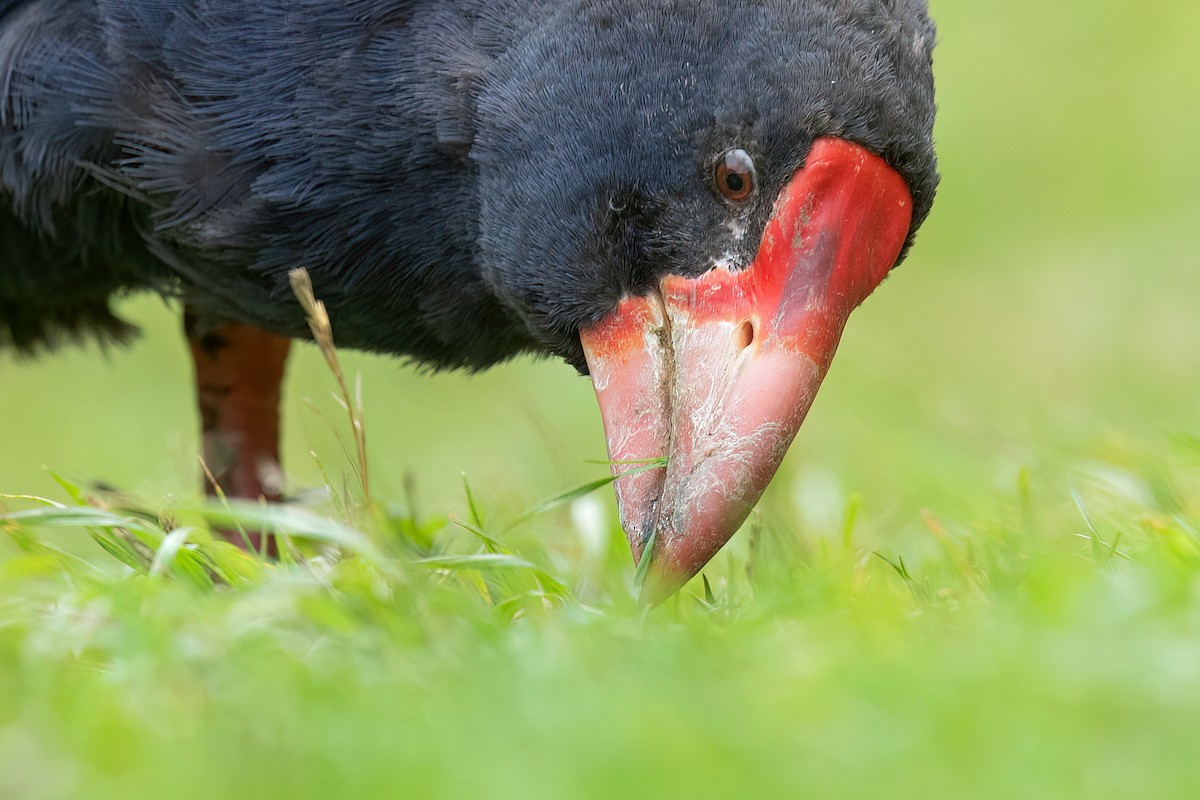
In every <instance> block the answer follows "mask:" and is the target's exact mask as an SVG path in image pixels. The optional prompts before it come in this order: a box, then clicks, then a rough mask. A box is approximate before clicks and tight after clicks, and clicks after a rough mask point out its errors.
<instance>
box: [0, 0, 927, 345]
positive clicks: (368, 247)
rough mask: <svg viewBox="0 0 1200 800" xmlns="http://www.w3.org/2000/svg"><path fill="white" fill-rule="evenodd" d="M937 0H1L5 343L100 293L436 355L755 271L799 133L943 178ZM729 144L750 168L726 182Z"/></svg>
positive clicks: (103, 324)
mask: <svg viewBox="0 0 1200 800" xmlns="http://www.w3.org/2000/svg"><path fill="white" fill-rule="evenodd" d="M932 43H933V29H932V25H931V24H930V22H929V21H928V19H927V17H926V14H925V9H924V2H921V1H920V0H844V1H841V2H829V1H823V0H821V1H819V0H787V1H785V0H762V1H760V2H750V1H749V0H730V2H715V1H714V0H699V1H697V0H686V2H685V1H684V0H679V2H657V1H656V2H651V1H650V0H638V1H636V2H633V1H631V2H615V1H614V0H575V1H574V2H549V1H548V0H543V1H541V2H530V1H529V0H521V1H520V2H518V0H492V1H491V2H485V1H484V0H463V1H462V2H444V1H443V2H438V1H436V0H413V1H409V2H396V1H395V0H393V2H378V1H377V0H361V1H360V2H280V1H279V0H274V1H271V0H268V2H259V3H244V2H238V1H235V0H213V1H211V2H206V3H198V2H186V1H185V2H161V1H159V0H24V1H23V2H22V1H21V0H16V1H15V2H14V0H7V2H0V236H2V237H3V244H2V245H0V246H2V249H0V346H5V345H10V346H11V345H15V346H17V347H18V348H19V349H22V350H28V349H31V348H34V347H36V346H37V345H38V344H39V343H47V342H51V343H52V342H53V341H55V340H56V339H58V338H61V337H62V336H63V335H64V334H67V335H69V334H73V333H77V332H79V331H81V330H93V331H96V332H99V333H101V334H106V335H108V336H110V337H120V336H123V335H124V334H125V333H127V329H126V328H125V327H124V326H123V325H122V323H120V322H119V321H118V320H116V319H115V317H113V316H112V315H111V313H110V312H109V311H108V303H109V300H110V298H111V297H112V295H113V294H115V293H117V292H120V291H123V290H129V289H138V288H152V289H155V290H158V291H162V292H167V293H173V292H179V293H181V294H182V295H183V296H184V297H185V298H186V299H187V300H188V302H189V303H191V304H192V305H193V306H194V307H195V308H196V309H197V310H198V311H199V312H200V313H201V314H204V315H208V316H211V318H212V319H213V320H214V321H217V320H223V319H232V320H238V321H244V322H250V323H254V324H257V325H260V326H262V327H264V328H266V329H268V330H271V331H273V332H276V333H280V334H284V335H303V334H304V328H303V321H302V318H301V315H300V313H299V310H298V308H296V305H295V303H294V302H293V300H292V298H291V295H290V292H289V290H288V288H287V272H288V270H290V269H292V268H295V267H298V266H304V267H306V268H308V270H309V271H310V273H311V274H312V276H313V280H314V283H315V285H316V290H317V292H318V294H319V295H320V296H321V297H322V298H323V299H324V300H325V301H326V303H327V304H328V306H329V308H330V313H331V315H332V317H333V321H334V325H335V328H336V330H337V333H338V338H339V342H340V344H342V345H345V346H351V347H358V348H365V349H370V350H376V351H382V352H388V353H394V354H399V355H403V356H406V357H409V358H412V359H415V360H418V361H421V362H424V363H426V364H429V365H432V366H435V367H469V368H481V367H485V366H488V365H490V364H493V363H495V362H497V361H500V360H503V359H505V358H508V357H510V356H512V355H514V354H516V353H518V352H521V351H541V352H549V353H553V354H556V355H559V356H561V357H564V358H566V359H567V360H568V361H570V362H571V363H573V364H575V365H576V366H582V362H583V359H582V352H581V351H580V348H579V342H578V330H579V328H580V327H581V326H584V325H587V324H589V323H591V322H594V321H595V320H597V319H599V318H600V317H601V316H603V315H604V314H606V313H608V312H609V311H611V310H612V309H613V308H614V307H615V306H616V304H617V302H618V301H619V299H620V298H621V297H622V296H624V295H627V294H630V293H638V292H640V291H644V290H645V289H646V288H647V287H649V286H651V285H653V284H654V283H655V281H656V280H657V279H659V278H661V277H662V276H663V275H665V274H669V273H673V274H681V275H695V274H698V273H700V272H703V271H705V270H707V269H710V268H711V267H712V265H713V264H714V263H715V262H717V261H721V260H723V261H722V263H725V264H728V265H730V266H732V267H733V268H735V269H736V268H737V267H739V266H744V265H745V264H748V263H749V262H750V261H751V260H752V259H753V257H754V253H753V252H752V250H753V248H754V245H755V243H757V242H758V241H759V239H760V235H761V232H762V228H763V226H764V225H765V223H766V220H767V218H768V216H769V214H770V204H771V201H772V198H774V197H775V195H776V194H777V193H778V191H779V190H780V189H781V188H782V186H783V184H784V182H785V181H786V179H787V178H788V176H790V175H791V174H793V173H794V171H795V170H796V169H797V168H798V167H799V166H801V165H802V164H803V162H804V159H805V156H806V154H807V151H808V148H809V146H810V145H811V143H812V141H813V140H814V139H815V138H817V137H820V136H826V135H833V136H841V137H844V138H847V139H850V140H851V141H855V142H857V143H859V144H861V145H863V146H864V147H866V148H867V149H869V150H871V151H873V152H876V153H880V154H882V155H883V156H884V158H885V159H887V160H888V162H889V163H890V164H892V166H893V167H895V168H896V169H897V170H898V171H899V172H900V173H901V174H902V175H903V176H904V177H905V179H906V181H907V182H908V184H909V186H910V188H911V190H912V194H913V200H914V211H915V218H914V224H913V229H912V233H915V231H916V228H917V227H918V226H919V224H920V222H921V220H923V218H924V216H925V214H926V213H927V212H928V210H929V207H930V204H931V203H932V199H933V191H934V187H935V185H936V180H937V178H936V170H935V163H934V157H933V149H932V139H931V128H932V120H933V96H932V79H931V75H930V66H929V62H930V50H931V47H932ZM731 147H739V148H744V149H745V150H746V151H747V152H748V153H749V154H750V155H751V156H752V157H753V158H754V159H755V164H756V168H757V171H758V178H759V181H760V191H759V192H758V193H757V194H756V195H755V197H754V198H752V199H751V202H749V203H748V204H747V205H746V206H745V207H740V208H731V207H730V206H728V205H727V204H725V203H723V202H722V201H721V200H720V198H719V197H718V196H717V195H716V194H715V193H714V191H713V188H712V186H711V184H710V178H711V167H712V164H713V161H714V159H715V158H716V157H717V156H718V155H720V154H721V153H723V152H725V151H726V150H728V149H730V148H731Z"/></svg>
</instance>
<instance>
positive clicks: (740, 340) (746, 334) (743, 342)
mask: <svg viewBox="0 0 1200 800" xmlns="http://www.w3.org/2000/svg"><path fill="white" fill-rule="evenodd" d="M733 344H734V346H735V347H737V349H738V350H745V349H746V348H747V347H749V346H750V345H752V344H754V323H753V322H751V321H750V320H745V321H743V322H742V324H741V325H738V326H737V330H735V331H734V332H733Z"/></svg>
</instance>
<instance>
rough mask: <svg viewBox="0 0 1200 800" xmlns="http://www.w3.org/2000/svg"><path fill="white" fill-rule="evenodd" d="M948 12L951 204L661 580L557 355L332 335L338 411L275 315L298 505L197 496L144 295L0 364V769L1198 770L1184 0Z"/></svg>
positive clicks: (1191, 154) (337, 779)
mask: <svg viewBox="0 0 1200 800" xmlns="http://www.w3.org/2000/svg"><path fill="white" fill-rule="evenodd" d="M933 5H934V11H935V14H936V15H937V16H938V18H939V20H940V24H941V34H942V39H943V43H942V46H941V48H940V50H939V53H938V65H937V67H938V70H939V81H940V83H939V92H940V95H939V96H940V103H941V107H942V112H941V117H940V122H939V139H940V143H941V145H940V151H941V156H942V166H943V172H944V173H945V181H944V183H943V186H942V189H941V194H940V198H939V201H938V206H937V207H936V208H935V210H934V214H933V216H932V217H931V219H930V221H929V223H928V225H927V227H926V228H925V229H924V230H923V231H922V234H921V237H920V241H919V243H918V246H917V248H916V249H915V250H914V252H913V255H912V257H911V259H910V261H909V262H908V263H907V264H906V265H905V266H904V267H903V268H902V269H901V270H900V271H898V272H897V274H896V275H895V276H894V277H893V278H891V279H889V280H888V281H887V283H886V284H885V285H884V287H882V288H881V290H880V291H879V292H878V293H877V294H876V295H875V296H874V297H872V298H871V299H870V301H869V302H868V303H866V304H865V305H864V307H863V308H862V309H861V310H860V311H859V312H857V313H856V315H855V318H854V319H853V320H852V322H851V324H850V326H849V329H848V332H847V335H846V338H845V340H844V341H843V344H842V347H841V350H840V353H839V356H838V358H837V360H836V362H835V364H834V368H833V371H832V373H831V375H830V377H829V379H828V380H827V382H826V385H825V387H824V388H823V389H822V392H821V396H820V397H819V398H818V401H817V404H816V406H815V407H814V409H813V412H812V414H811V415H810V418H809V420H808V422H807V423H806V425H805V428H804V430H803V431H802V432H801V435H800V437H799V438H798V440H797V443H796V445H795V446H794V447H793V453H792V454H791V455H790V456H789V457H788V459H787V460H786V461H785V463H784V466H783V468H782V470H781V472H780V474H779V476H778V477H777V479H776V481H775V483H774V484H773V486H772V488H771V489H770V490H769V491H768V493H767V495H766V496H765V497H764V499H763V502H762V503H761V504H760V509H759V511H758V512H756V514H755V516H754V517H753V518H752V519H751V521H750V522H749V523H748V524H747V526H746V528H745V529H744V530H743V531H742V532H741V533H739V534H738V536H737V537H736V538H735V540H734V542H733V543H732V544H731V546H730V547H729V548H728V549H727V551H726V552H725V553H723V554H722V555H721V556H720V557H718V559H716V560H715V561H714V562H713V564H712V565H710V567H709V568H708V569H707V570H706V571H705V575H704V577H703V578H702V579H697V580H696V581H694V582H693V583H692V584H691V585H690V586H689V587H688V588H687V589H686V590H685V591H684V592H683V593H681V594H680V595H679V596H678V597H677V598H676V599H675V600H673V601H671V602H669V603H668V604H666V605H665V606H664V607H662V608H660V609H658V610H655V611H653V612H646V611H644V610H643V609H641V608H640V607H639V606H638V605H637V603H636V601H635V597H636V574H635V566H634V565H633V564H632V563H631V559H630V557H629V553H628V548H627V546H626V544H625V542H624V537H623V535H622V534H621V532H620V531H619V530H618V528H617V524H616V517H615V509H614V507H613V502H612V498H611V491H610V490H609V489H607V488H605V487H603V486H599V487H597V486H595V484H599V483H603V480H604V478H603V476H604V474H605V472H606V469H605V468H604V467H603V466H601V465H598V464H595V463H589V462H593V461H595V460H596V459H597V458H600V457H602V456H603V444H602V442H603V439H602V436H601V433H600V427H599V423H598V419H597V416H598V415H597V414H596V413H595V408H594V399H593V398H592V397H591V393H590V390H589V388H588V386H587V385H586V382H584V381H581V380H579V379H577V378H574V377H573V376H571V375H570V374H569V370H567V369H565V368H563V367H561V365H554V364H549V363H533V362H520V363H517V364H515V365H511V366H507V367H504V368H501V369H498V370H495V371H492V372H491V373H488V374H485V375H481V376H476V377H466V376H461V375H442V376H424V375H420V374H417V373H416V372H415V371H413V370H402V369H400V368H398V367H397V366H396V365H395V364H394V363H392V362H388V361H386V360H383V359H378V358H372V357H367V356H361V355H356V354H342V356H341V357H342V363H343V367H344V374H345V375H346V376H347V377H350V376H354V375H355V374H358V373H361V374H362V392H361V394H362V395H363V397H364V399H363V401H362V406H364V407H365V411H359V408H358V407H359V405H360V402H359V400H358V399H357V398H358V396H359V394H360V392H359V391H358V390H357V388H355V387H354V384H353V382H351V381H343V386H342V387H341V388H339V387H338V385H337V383H336V381H334V380H333V379H332V378H331V377H330V375H329V369H328V365H327V364H326V363H325V360H324V357H323V356H322V354H321V353H320V352H319V351H318V350H316V349H315V348H311V347H302V348H298V349H299V352H298V353H297V354H296V355H297V358H296V359H295V364H294V366H293V368H292V373H291V375H290V384H289V392H288V398H287V401H286V406H285V417H286V428H287V433H286V439H285V442H284V456H285V462H286V464H287V467H288V470H289V478H290V485H291V486H292V487H293V490H294V491H296V492H297V494H298V495H299V497H300V502H299V503H298V505H297V506H296V507H295V508H293V509H292V510H290V511H288V512H286V514H287V516H286V517H284V516H281V515H282V514H283V513H284V512H281V511H277V510H276V511H271V510H264V509H261V508H258V507H244V506H233V507H230V508H228V509H226V508H224V507H221V506H219V505H218V506H217V507H215V508H214V507H205V506H203V505H201V501H200V500H199V499H198V498H199V491H198V489H199V476H198V474H197V472H198V470H197V469H196V465H195V453H196V452H197V450H198V447H197V444H196V441H195V434H194V432H193V427H194V419H193V418H192V416H191V415H190V413H189V412H190V404H191V399H190V397H189V380H188V376H187V373H186V358H185V357H184V354H183V348H182V344H181V342H180V338H179V337H178V335H177V333H176V332H175V330H174V329H175V328H176V327H177V325H178V321H177V319H176V317H175V315H174V312H173V311H171V310H169V309H164V308H162V307H161V305H160V304H158V303H157V301H154V300H149V299H146V298H135V299H132V300H130V301H129V302H128V303H127V304H126V305H125V311H126V313H127V314H128V315H129V316H131V317H133V318H135V319H136V320H137V321H138V322H139V323H141V324H143V325H144V326H145V328H146V329H147V336H146V337H145V338H144V340H143V341H142V342H141V343H139V344H138V345H137V346H136V347H135V348H133V349H131V350H129V351H121V352H115V353H111V354H108V355H106V356H102V355H101V354H100V353H98V352H97V351H95V350H92V349H86V348H85V349H82V350H77V351H72V352H69V353H64V354H63V355H62V356H60V357H56V358H54V359H46V360H43V361H40V362H38V363H36V364H16V363H13V362H12V361H8V360H3V359H2V358H0V419H3V420H4V421H5V425H4V427H3V430H0V446H3V448H4V451H3V455H2V456H0V491H6V492H9V493H12V494H20V495H30V496H38V497H42V498H47V499H48V500H50V501H53V503H57V504H59V505H53V504H47V503H44V502H40V501H37V500H32V499H23V500H22V499H5V500H3V501H0V504H2V507H3V508H2V510H0V513H4V514H7V515H9V516H7V517H6V518H5V520H4V521H3V522H0V798H3V799H4V800H10V799H11V800H27V799H28V800H32V799H34V798H36V799H37V800H44V799H46V798H49V799H50V800H57V798H79V797H87V798H89V799H90V798H100V799H101V800H104V799H105V798H121V800H138V799H139V798H143V797H145V798H150V797H155V798H159V797H170V798H190V797H197V798H199V797H204V798H211V797H222V798H225V797H228V798H239V797H255V798H260V797H261V798H274V797H280V798H283V797H287V798H289V799H293V800H294V799H296V798H305V797H314V798H315V797H321V798H327V797H349V798H358V797H382V796H386V797H394V796H415V797H455V798H458V797H469V796H485V797H501V798H503V797H514V798H515V797H521V798H525V797H533V796H542V797H550V796H555V797H585V798H586V797H606V798H607V797H613V796H629V797H651V796H664V795H665V796H683V795H691V796H698V797H709V796H713V797H716V796H724V797H794V796H813V797H837V798H843V797H849V798H854V797H871V798H875V797H879V796H889V797H922V798H930V797H953V796H963V797H972V798H974V797H996V798H1011V797H1031V798H1041V797H1044V798H1064V797H1087V798H1109V797H1111V798H1127V797H1131V796H1136V797H1139V798H1142V797H1148V798H1160V797H1161V798H1174V797H1180V798H1184V797H1195V796H1197V795H1198V794H1200V773H1198V772H1197V771H1196V770H1195V768H1194V764H1193V762H1194V753H1195V752H1196V749H1197V747H1198V746H1200V734H1198V733H1197V732H1196V725H1195V720H1196V719H1197V712H1198V711H1200V491H1198V490H1200V438H1198V437H1200V413H1198V412H1200V406H1198V405H1197V396H1198V393H1197V389H1198V388H1200V384H1198V382H1197V381H1198V378H1197V374H1196V370H1195V365H1196V364H1200V314H1198V313H1197V308H1196V304H1197V298H1198V297H1200V271H1198V270H1196V269H1195V268H1194V267H1195V264H1194V261H1195V257H1194V252H1195V247H1194V233H1193V231H1194V228H1195V220H1196V219H1197V215H1198V214H1200V205H1198V204H1197V202H1196V200H1195V197H1194V186H1195V185H1196V182H1197V180H1200V157H1197V155H1196V154H1195V148H1194V147H1193V146H1192V144H1191V142H1190V139H1189V137H1190V136H1191V135H1192V133H1193V132H1194V131H1195V130H1196V128H1197V125H1196V123H1197V122H1198V121H1200V118H1198V117H1200V110H1197V109H1196V108H1194V104H1191V105H1189V104H1188V103H1185V102H1183V101H1182V100H1183V98H1186V97H1189V96H1191V94H1194V87H1195V86H1196V85H1197V84H1198V82H1200V61H1198V60H1197V59H1196V58H1195V56H1194V43H1193V41H1192V40H1193V39H1194V36H1192V35H1191V31H1193V30H1195V23H1198V22H1200V17H1198V15H1200V11H1197V10H1196V9H1197V8H1198V7H1197V6H1195V4H1187V3H1184V2H1182V0H1179V1H1178V2H1169V3H1162V4H1159V5H1158V6H1156V7H1155V8H1154V9H1151V10H1146V9H1143V8H1140V7H1135V6H1133V5H1131V4H1127V3H1118V2H1116V0H1092V2H1088V3H1086V4H1085V3H1079V4H1070V3H1068V4H1064V5H1062V6H1061V7H1060V6H1055V7H1054V8H1049V7H1047V6H1045V5H1044V4H1038V3H1034V2H1033V0H1014V2H1012V3H1008V4H991V5H989V4H964V3H952V2H950V0H945V1H944V2H941V1H939V0H934V3H933ZM1031 19H1036V20H1037V24H1036V25H1030V22H1029V20H1031ZM334 325H335V326H336V320H334ZM10 387H21V390H20V391H15V390H13V389H11V388H10ZM346 387H349V388H350V389H353V391H350V390H348V389H347V388H346ZM331 390H334V393H335V394H336V395H337V396H338V397H339V398H340V400H338V399H334V398H332V397H331ZM347 408H354V409H355V410H356V413H359V420H360V423H361V420H362V414H364V413H365V415H366V416H367V419H368V422H369V427H368V428H365V429H364V430H369V431H370V434H369V437H367V438H369V446H370V451H371V452H370V458H369V459H367V460H366V461H360V457H359V454H358V448H357V447H356V445H355V438H356V436H357V434H356V432H355V430H354V429H352V428H350V427H348V426H347V423H346V422H344V420H345V418H346V417H345V415H346V410H347ZM331 423H332V424H331ZM331 428H332V430H331ZM335 432H336V433H337V434H338V435H337V436H335ZM339 436H340V437H341V439H342V440H344V442H345V443H346V444H347V446H346V447H345V448H343V445H342V443H341V442H339V438H338V437H339ZM314 454H315V455H314ZM44 465H50V466H51V467H52V468H53V469H54V470H55V471H56V473H55V474H61V475H65V476H68V477H61V478H60V480H59V481H56V480H55V479H54V477H52V475H51V473H49V472H47V471H46V470H45V469H44V468H43V467H44ZM368 466H369V471H370V487H371V496H372V498H373V501H374V502H373V503H367V502H365V500H364V498H363V491H362V488H361V482H360V480H359V476H362V475H366V473H367V468H368ZM464 471H465V472H466V473H467V474H468V476H469V477H468V479H467V480H466V481H465V482H464V480H463V478H462V473H463V472H464ZM79 476H83V477H79ZM577 486H578V487H582V488H581V489H580V490H579V491H574V490H573V488H572V487H577ZM111 487H119V489H120V490H121V491H117V490H114V489H113V488H111ZM306 487H312V488H306ZM589 487H591V488H594V489H595V491H592V492H590V493H587V492H584V491H583V489H586V488H589ZM542 498H549V500H547V501H543V500H542ZM22 515H23V516H22ZM264 517H266V519H264ZM235 519H236V520H237V521H240V522H241V523H243V524H247V525H248V524H272V525H279V526H280V527H281V528H284V529H286V530H287V531H288V532H289V533H290V534H292V536H291V546H290V547H289V548H285V554H286V557H285V558H284V559H283V560H282V561H281V562H280V563H274V564H268V563H263V562H261V561H259V560H258V559H256V558H253V557H250V556H246V555H244V554H242V553H240V552H239V551H236V550H234V549H232V548H229V547H227V546H225V545H222V544H220V543H216V542H214V541H212V540H211V537H209V535H208V534H207V532H206V527H207V525H208V524H209V523H210V522H212V521H214V520H217V521H222V522H224V523H225V524H228V523H229V522H231V521H232V520H235Z"/></svg>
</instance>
